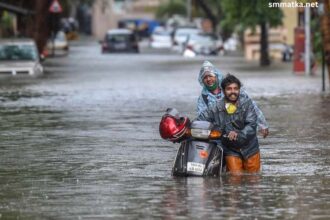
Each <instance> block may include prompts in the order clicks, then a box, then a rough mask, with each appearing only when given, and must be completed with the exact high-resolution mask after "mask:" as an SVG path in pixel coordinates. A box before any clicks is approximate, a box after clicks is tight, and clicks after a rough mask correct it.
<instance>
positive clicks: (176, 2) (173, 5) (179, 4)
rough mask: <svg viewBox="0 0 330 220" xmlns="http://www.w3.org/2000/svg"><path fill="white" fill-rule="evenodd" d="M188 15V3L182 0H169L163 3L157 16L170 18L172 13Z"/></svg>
mask: <svg viewBox="0 0 330 220" xmlns="http://www.w3.org/2000/svg"><path fill="white" fill-rule="evenodd" d="M175 14H177V15H186V14H187V11H186V5H185V4H184V2H183V1H182V0H171V1H169V2H165V3H163V4H161V5H160V6H159V7H158V9H157V11H156V17H157V18H169V17H171V16H172V15H175Z"/></svg>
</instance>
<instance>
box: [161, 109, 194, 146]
mask: <svg viewBox="0 0 330 220" xmlns="http://www.w3.org/2000/svg"><path fill="white" fill-rule="evenodd" d="M189 125H190V120H189V118H188V117H180V115H179V112H178V111H177V110H176V109H167V110H166V113H165V115H164V116H163V117H162V120H161V121H160V124H159V133H160V136H161V137H162V138H163V139H165V140H169V141H172V142H179V141H180V140H182V138H183V137H184V135H185V133H186V131H187V129H188V127H189Z"/></svg>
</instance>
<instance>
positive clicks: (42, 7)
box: [33, 0, 50, 53]
mask: <svg viewBox="0 0 330 220" xmlns="http://www.w3.org/2000/svg"><path fill="white" fill-rule="evenodd" d="M49 3H50V2H49V1H45V0H35V15H34V16H35V18H34V21H33V23H34V24H33V30H34V32H33V38H34V40H35V41H36V44H37V47H38V50H39V52H40V53H41V52H42V51H43V49H44V47H45V45H46V43H47V39H48V37H49V33H50V28H49V12H48V8H49V5H50V4H49Z"/></svg>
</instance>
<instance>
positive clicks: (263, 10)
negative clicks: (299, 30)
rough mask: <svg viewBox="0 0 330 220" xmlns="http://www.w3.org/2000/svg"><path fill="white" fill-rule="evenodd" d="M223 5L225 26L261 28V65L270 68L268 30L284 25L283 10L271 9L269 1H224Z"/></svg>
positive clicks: (276, 0)
mask: <svg viewBox="0 0 330 220" xmlns="http://www.w3.org/2000/svg"><path fill="white" fill-rule="evenodd" d="M272 2H280V1H279V0H275V1H272ZM221 4H222V10H223V12H224V20H223V21H222V25H223V26H230V27H234V26H236V25H238V24H240V25H241V26H242V27H243V29H246V28H252V29H255V28H256V27H257V26H259V27H260V31H261V36H260V53H261V54H260V65H261V66H268V65H269V64H270V60H269V53H268V28H269V27H276V26H278V25H280V24H282V17H283V13H282V11H281V9H280V8H278V7H274V8H273V7H269V0H249V1H245V0H222V1H221Z"/></svg>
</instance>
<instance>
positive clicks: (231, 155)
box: [197, 74, 260, 173]
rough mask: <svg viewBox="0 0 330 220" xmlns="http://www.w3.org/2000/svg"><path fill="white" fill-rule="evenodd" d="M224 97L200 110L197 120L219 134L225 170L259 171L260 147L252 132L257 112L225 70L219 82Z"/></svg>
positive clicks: (255, 124)
mask: <svg viewBox="0 0 330 220" xmlns="http://www.w3.org/2000/svg"><path fill="white" fill-rule="evenodd" d="M221 88H222V90H223V92H224V97H223V98H221V99H220V100H218V101H217V102H216V103H215V104H214V105H212V106H211V107H209V108H208V109H206V110H204V111H203V112H201V114H200V115H199V116H198V118H197V120H206V121H209V122H212V123H213V124H214V125H215V126H217V127H218V128H219V129H220V130H221V131H222V134H223V137H222V138H221V144H222V146H223V148H224V155H225V161H226V166H227V171H229V172H231V173H242V172H243V171H246V172H250V173H255V172H259V171H260V151H259V143H258V138H257V134H256V129H257V123H256V122H257V114H256V111H255V108H254V105H253V103H252V100H251V99H250V98H249V97H247V96H242V95H240V89H241V82H240V81H239V80H238V79H237V78H236V77H235V76H233V75H230V74H228V75H227V76H226V77H225V78H224V79H223V80H222V82H221Z"/></svg>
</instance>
